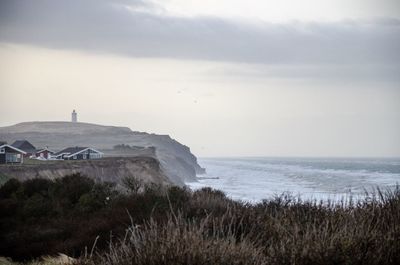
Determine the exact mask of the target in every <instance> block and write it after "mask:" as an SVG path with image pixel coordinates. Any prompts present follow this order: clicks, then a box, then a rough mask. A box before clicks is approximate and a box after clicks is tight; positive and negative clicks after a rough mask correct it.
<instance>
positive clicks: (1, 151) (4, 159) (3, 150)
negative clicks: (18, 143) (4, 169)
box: [0, 144, 27, 164]
mask: <svg viewBox="0 0 400 265" xmlns="http://www.w3.org/2000/svg"><path fill="white" fill-rule="evenodd" d="M26 154H27V153H26V152H25V151H23V150H21V149H18V148H16V147H14V146H12V145H9V144H3V145H0V164H8V163H23V162H24V156H25V155H26Z"/></svg>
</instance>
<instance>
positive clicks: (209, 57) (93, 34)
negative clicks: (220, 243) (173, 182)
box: [0, 0, 400, 157]
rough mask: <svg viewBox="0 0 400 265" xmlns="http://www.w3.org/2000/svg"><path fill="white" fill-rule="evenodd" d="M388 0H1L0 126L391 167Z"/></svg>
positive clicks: (393, 46) (394, 117)
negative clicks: (72, 129) (385, 160)
mask: <svg viewBox="0 0 400 265" xmlns="http://www.w3.org/2000/svg"><path fill="white" fill-rule="evenodd" d="M399 84H400V3H399V2H398V1H396V0H394V1H392V0H353V1H346V0H335V1H334V0H325V1H320V0H301V1H288V0H280V1H273V0H263V1H261V0H247V1H243V0H213V1H211V0H192V1H189V0H153V1H145V0H115V1H107V0H83V1H82V0H69V1H57V0H37V1H29V0H1V1H0V98H1V104H0V126H8V125H12V124H16V123H19V122H24V121H54V120H66V121H68V120H70V115H71V112H72V110H73V109H76V111H77V112H78V120H79V121H81V122H89V123H97V124H104V125H116V126H128V127H130V128H131V129H132V130H135V131H146V132H150V133H157V134H169V135H170V136H171V137H173V138H174V139H176V140H178V141H180V142H181V143H183V144H185V145H187V146H189V147H190V148H191V150H192V152H193V153H194V154H195V155H197V156H200V157H206V156H342V157H343V156H344V157H352V156H362V157H365V156H372V157H380V156H396V157H400V137H399V135H400V104H399V103H400V85H399Z"/></svg>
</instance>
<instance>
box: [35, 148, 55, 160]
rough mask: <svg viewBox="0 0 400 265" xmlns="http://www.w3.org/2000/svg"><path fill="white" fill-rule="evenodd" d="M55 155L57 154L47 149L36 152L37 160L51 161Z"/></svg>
mask: <svg viewBox="0 0 400 265" xmlns="http://www.w3.org/2000/svg"><path fill="white" fill-rule="evenodd" d="M54 154H55V152H53V151H51V150H49V149H48V148H47V147H46V148H44V149H39V150H38V151H36V154H35V156H36V158H38V159H49V158H51V157H52V156H53V155H54Z"/></svg>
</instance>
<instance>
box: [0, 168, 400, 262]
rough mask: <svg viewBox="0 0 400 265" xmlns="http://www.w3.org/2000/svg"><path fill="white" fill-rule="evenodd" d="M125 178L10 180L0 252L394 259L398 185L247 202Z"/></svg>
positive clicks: (0, 209) (1, 214) (399, 248)
mask: <svg viewBox="0 0 400 265" xmlns="http://www.w3.org/2000/svg"><path fill="white" fill-rule="evenodd" d="M123 182H124V186H125V190H121V189H119V190H117V189H116V187H115V186H114V185H113V184H111V183H96V182H94V181H93V180H92V179H90V178H87V177H84V176H81V175H79V174H75V175H70V176H66V177H64V178H62V179H57V180H55V181H51V180H44V179H32V180H28V181H25V182H19V181H17V180H15V179H11V180H9V181H8V182H7V183H5V184H4V185H3V186H2V187H1V188H0V242H1V244H0V256H5V257H11V258H13V259H14V260H19V261H22V260H30V259H33V258H37V257H39V256H42V255H55V254H57V253H65V254H67V255H70V256H73V257H76V258H78V261H79V263H82V264H148V265H152V264H154V265H155V264H299V265H301V264H400V240H399V239H400V190H399V188H396V189H395V190H394V191H385V192H380V191H379V190H378V191H377V192H376V194H375V195H366V197H365V198H364V199H363V200H360V201H357V202H353V203H351V202H347V203H344V204H340V203H332V204H326V203H325V204H322V203H318V202H315V201H314V202H313V201H301V200H299V199H297V198H293V197H291V196H280V197H276V198H274V199H271V200H268V201H263V202H261V203H257V204H248V203H243V202H237V201H233V200H230V199H229V198H227V197H226V196H225V195H224V193H222V192H220V191H216V190H212V189H210V188H204V189H202V190H199V191H195V192H193V191H189V190H186V189H184V188H179V187H160V186H154V185H143V183H141V182H139V181H136V180H135V179H132V178H127V179H125V180H124V181H123ZM96 238H97V240H96ZM95 241H96V244H95V245H94V242H95ZM93 246H94V247H95V248H94V251H93V252H92V247H93Z"/></svg>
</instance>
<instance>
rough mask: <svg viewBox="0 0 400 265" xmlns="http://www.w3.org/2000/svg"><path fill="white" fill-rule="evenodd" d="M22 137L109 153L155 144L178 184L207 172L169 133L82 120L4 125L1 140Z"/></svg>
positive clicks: (38, 144) (53, 146)
mask: <svg viewBox="0 0 400 265" xmlns="http://www.w3.org/2000/svg"><path fill="white" fill-rule="evenodd" d="M19 139H26V140H28V141H30V142H31V143H32V144H33V145H35V146H36V147H38V148H39V147H45V146H48V147H49V149H53V150H61V149H63V148H65V147H68V146H90V147H93V148H96V149H100V150H105V155H106V156H107V150H111V149H113V147H114V146H115V145H119V144H126V145H131V146H141V147H154V148H155V152H154V157H155V158H156V159H157V160H158V161H159V162H160V167H161V169H162V171H163V172H164V173H165V175H166V176H167V177H168V179H169V180H170V181H171V182H173V183H174V184H178V185H182V184H183V183H184V182H185V181H188V180H195V179H196V174H202V173H204V169H203V168H201V167H200V165H199V164H198V163H197V158H196V157H195V156H194V155H193V154H192V153H191V151H190V149H189V147H187V146H185V145H183V144H181V143H179V142H177V141H176V140H174V139H172V138H171V137H170V136H168V135H157V134H149V133H145V132H137V131H132V130H131V129H129V128H127V127H116V126H104V125H97V124H90V123H81V122H77V123H71V122H24V123H19V124H16V125H13V126H7V127H0V140H4V141H7V142H8V143H12V142H13V141H14V140H19Z"/></svg>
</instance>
